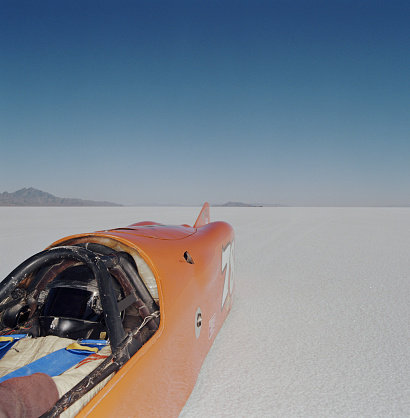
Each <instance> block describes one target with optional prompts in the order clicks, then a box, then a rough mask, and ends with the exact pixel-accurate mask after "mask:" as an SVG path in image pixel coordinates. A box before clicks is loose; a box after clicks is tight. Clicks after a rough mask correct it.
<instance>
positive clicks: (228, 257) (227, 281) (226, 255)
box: [221, 242, 235, 309]
mask: <svg viewBox="0 0 410 418" xmlns="http://www.w3.org/2000/svg"><path fill="white" fill-rule="evenodd" d="M234 254H235V243H234V242H232V243H229V244H228V245H227V246H226V247H225V248H223V247H222V274H224V272H225V274H224V288H223V291H222V306H221V309H223V307H224V304H225V301H226V298H227V296H228V287H229V292H230V293H231V294H232V291H233V280H234V279H233V276H234V259H235V257H234Z"/></svg>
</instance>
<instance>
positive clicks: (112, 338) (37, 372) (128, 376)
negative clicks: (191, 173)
mask: <svg viewBox="0 0 410 418" xmlns="http://www.w3.org/2000/svg"><path fill="white" fill-rule="evenodd" d="M233 276H234V231H233V229H232V227H231V226H230V225H229V224H227V223H225V222H210V218H209V205H208V203H206V204H205V205H204V206H203V208H202V210H201V212H200V214H199V217H198V219H197V220H196V222H195V224H194V226H193V227H191V226H189V225H178V226H167V225H162V224H158V223H156V222H140V223H136V224H132V225H130V226H128V227H125V228H118V229H111V230H106V231H98V232H95V233H85V234H78V235H73V236H69V237H66V238H63V239H61V240H59V241H57V242H55V243H54V244H52V245H50V246H49V247H48V248H47V249H46V250H45V251H42V252H40V253H38V254H36V255H34V256H32V257H31V258H29V259H28V260H26V261H25V262H23V263H22V264H21V265H20V266H18V267H17V268H16V269H15V270H14V271H13V272H12V273H10V275H9V276H7V277H6V278H5V279H4V281H2V282H1V283H0V382H1V383H0V415H1V413H3V414H5V415H6V416H40V415H41V416H45V417H46V416H47V417H52V416H53V417H54V416H59V415H61V416H62V417H64V416H79V417H85V416H93V417H113V416H116V417H125V416H127V417H128V416H149V417H154V416H155V417H156V416H167V417H169V416H178V414H179V413H180V411H181V409H182V408H183V406H184V405H185V403H186V401H187V399H188V398H189V396H190V394H191V392H192V390H193V388H194V386H195V382H196V380H197V377H198V374H199V371H200V369H201V366H202V364H203V362H204V359H205V357H206V355H207V353H208V352H209V350H210V348H211V346H212V343H213V341H214V340H215V337H216V335H217V333H218V331H219V329H220V328H221V326H222V324H223V322H224V320H225V318H226V317H227V315H228V312H229V310H230V308H231V306H232V302H233V284H234V280H233ZM7 414H8V415H7Z"/></svg>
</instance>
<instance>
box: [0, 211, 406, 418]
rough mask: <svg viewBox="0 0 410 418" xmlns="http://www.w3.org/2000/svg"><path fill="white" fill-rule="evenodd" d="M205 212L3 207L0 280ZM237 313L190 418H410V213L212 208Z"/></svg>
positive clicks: (187, 413)
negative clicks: (123, 230)
mask: <svg viewBox="0 0 410 418" xmlns="http://www.w3.org/2000/svg"><path fill="white" fill-rule="evenodd" d="M198 213H199V208H143V207H141V208H4V207H3V208H0V215H1V216H0V260H1V263H0V277H2V278H4V277H5V276H6V275H7V274H8V273H10V271H11V270H12V269H13V268H14V267H16V266H17V265H18V264H19V263H20V262H22V261H23V260H24V259H26V258H27V257H29V256H30V255H32V254H34V253H36V252H39V251H41V250H42V249H44V247H46V246H47V245H48V244H50V243H51V242H53V241H55V240H57V239H58V238H61V237H63V236H66V235H69V234H73V233H77V232H88V231H90V232H91V231H94V230H99V229H106V228H112V227H119V226H125V225H128V224H131V223H133V222H137V221H142V220H153V221H157V222H163V223H167V224H182V223H188V224H193V223H194V221H195V219H196V216H197V214H198ZM211 220H224V221H227V222H229V223H231V225H232V226H233V227H234V229H235V232H236V264H235V303H234V306H233V308H232V311H231V313H230V314H229V316H228V319H227V321H226V322H225V324H224V326H223V328H222V330H221V332H220V333H219V335H218V336H217V338H216V340H215V343H214V345H213V347H212V349H211V351H210V353H209V355H208V357H207V358H206V360H205V363H204V366H203V368H202V370H201V373H200V376H199V378H198V381H197V385H196V387H195V389H194V391H193V393H192V395H191V397H190V399H189V400H188V402H187V404H186V406H185V407H184V409H183V411H182V412H181V415H180V416H181V417H183V418H188V417H211V416H212V417H223V416H235V417H248V416H249V417H254V416H255V417H256V416H257V417H271V416H274V417H313V416H315V417H329V416H337V417H351V416H352V417H357V416H360V417H375V416H379V417H382V416H383V417H385V416H394V417H401V416H403V417H404V416H410V384H409V382H410V367H409V354H410V350H409V346H410V344H409V343H410V334H409V327H408V324H409V318H410V315H409V313H410V308H409V295H410V262H409V254H410V208H211Z"/></svg>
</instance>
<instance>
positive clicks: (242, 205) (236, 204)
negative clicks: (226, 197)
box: [212, 202, 285, 208]
mask: <svg viewBox="0 0 410 418" xmlns="http://www.w3.org/2000/svg"><path fill="white" fill-rule="evenodd" d="M212 206H215V207H228V208H260V207H264V206H267V207H275V208H276V207H285V205H279V204H269V203H267V204H262V203H255V204H253V203H243V202H227V203H224V204H223V205H212Z"/></svg>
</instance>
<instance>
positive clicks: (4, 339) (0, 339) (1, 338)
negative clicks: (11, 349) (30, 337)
mask: <svg viewBox="0 0 410 418" xmlns="http://www.w3.org/2000/svg"><path fill="white" fill-rule="evenodd" d="M6 341H14V338H13V337H0V343H4V342H6Z"/></svg>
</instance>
